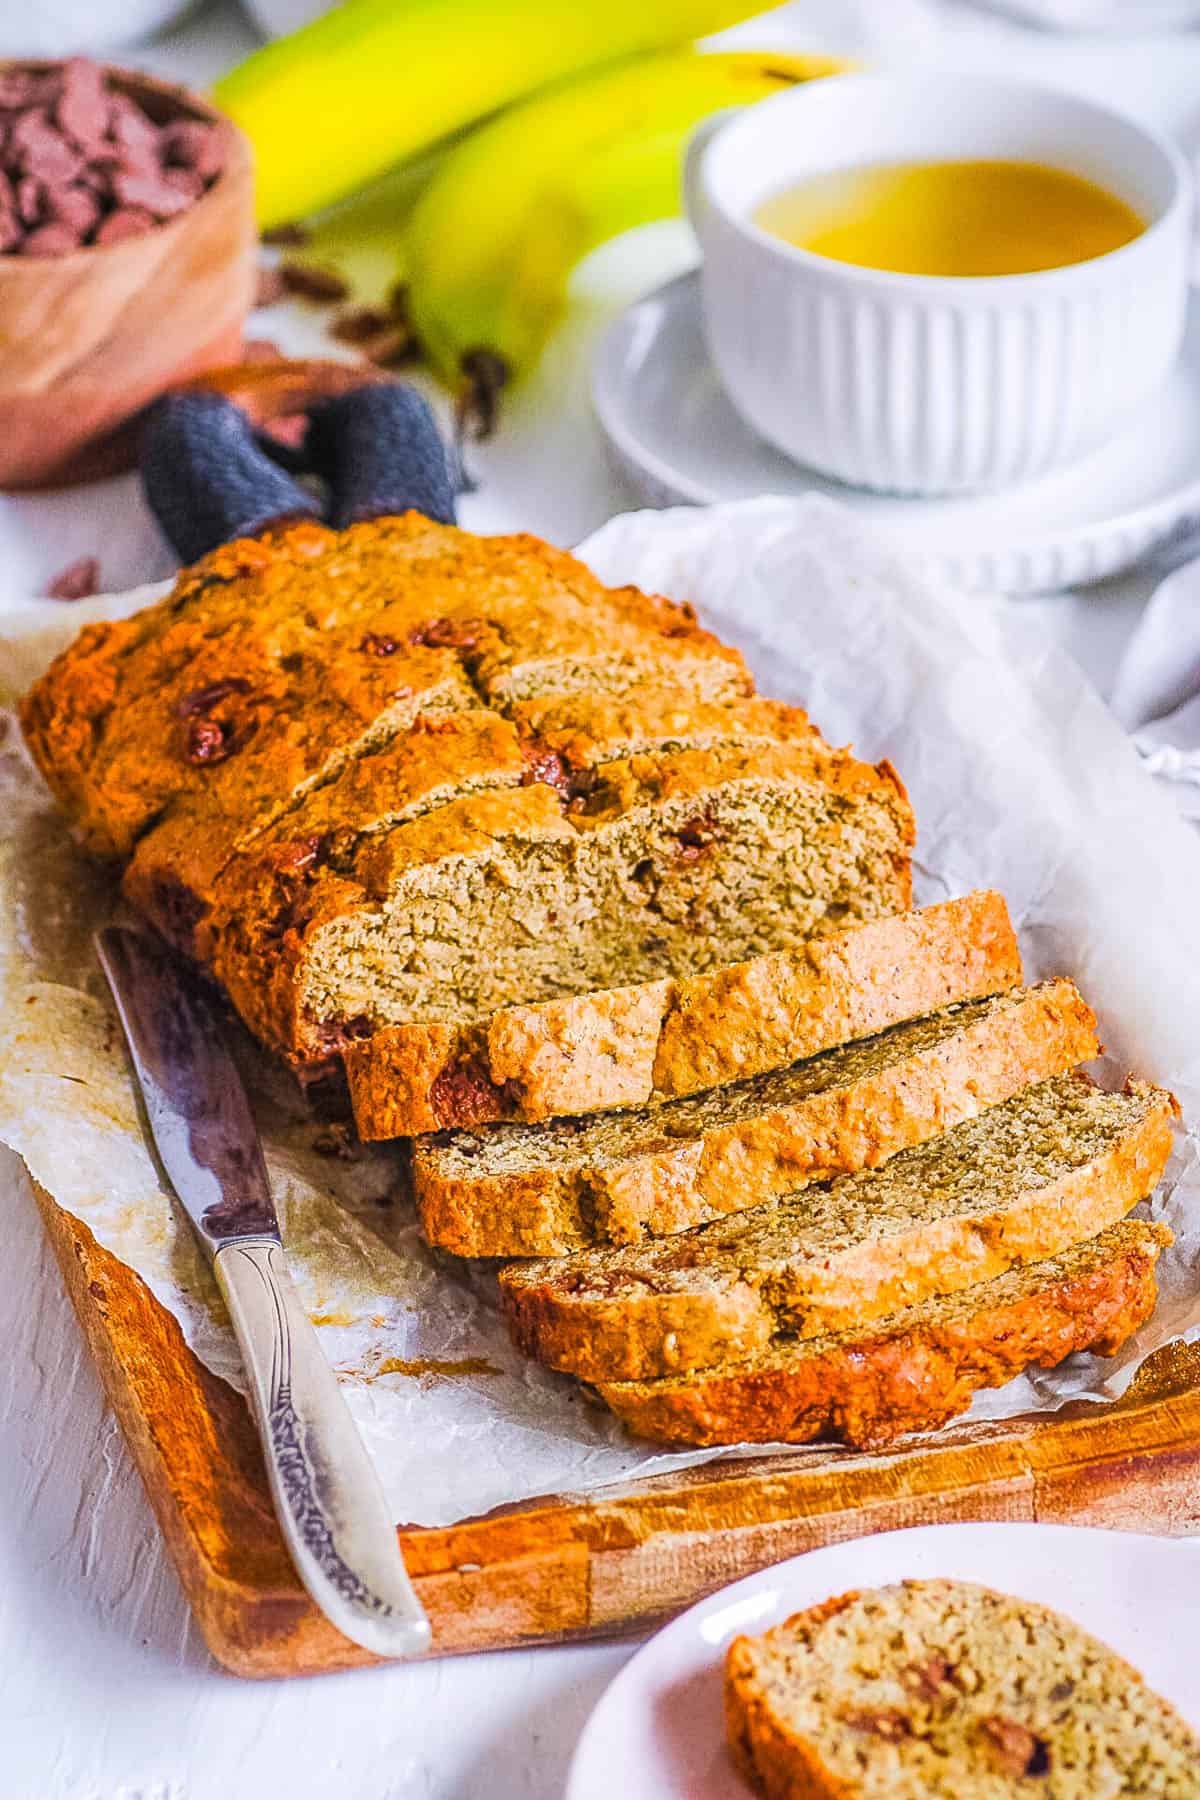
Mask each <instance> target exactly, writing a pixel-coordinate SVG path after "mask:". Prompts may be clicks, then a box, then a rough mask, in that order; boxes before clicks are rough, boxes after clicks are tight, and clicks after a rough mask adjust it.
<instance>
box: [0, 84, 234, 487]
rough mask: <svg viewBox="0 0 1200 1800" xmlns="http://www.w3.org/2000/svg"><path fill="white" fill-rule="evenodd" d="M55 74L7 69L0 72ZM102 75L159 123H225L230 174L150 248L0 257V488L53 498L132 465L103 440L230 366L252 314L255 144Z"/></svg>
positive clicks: (189, 104) (211, 116)
mask: <svg viewBox="0 0 1200 1800" xmlns="http://www.w3.org/2000/svg"><path fill="white" fill-rule="evenodd" d="M52 66H53V65H51V64H49V63H45V62H22V63H19V64H14V63H11V62H10V63H4V62H0V71H3V70H4V69H6V68H9V69H11V68H14V67H20V68H34V69H46V68H49V67H52ZM106 73H107V75H108V77H109V80H110V81H111V82H112V85H113V86H114V87H115V88H117V89H119V90H120V91H121V92H122V93H125V94H128V95H130V96H131V97H132V98H133V99H135V100H136V101H137V102H138V103H139V105H141V106H143V107H144V108H145V110H146V112H147V113H149V115H150V116H151V117H152V118H153V119H154V120H155V121H156V123H158V124H164V123H166V122H167V121H169V120H171V119H178V118H184V119H200V120H203V121H204V122H205V123H206V124H213V123H219V124H220V125H221V127H222V130H223V132H224V133H225V134H226V141H227V149H226V159H225V166H224V168H223V169H222V171H221V173H220V174H219V175H218V176H217V179H216V180H215V181H214V182H213V184H212V186H211V187H210V188H209V189H208V191H207V193H205V194H204V195H202V196H201V198H200V199H199V200H197V201H196V203H195V205H194V206H191V207H189V208H188V210H187V211H186V212H183V213H180V214H178V215H177V216H176V217H175V218H174V219H168V220H167V221H166V222H165V223H164V224H162V225H158V226H156V227H155V228H154V230H153V231H149V232H147V233H146V234H145V236H143V237H138V238H129V239H127V240H126V241H125V242H124V243H121V244H109V245H100V246H96V247H92V248H85V249H82V250H76V251H73V252H72V253H71V254H70V255H69V256H59V257H22V256H0V487H4V488H20V487H43V486H51V485H55V484H59V483H62V482H64V481H69V480H78V479H81V478H85V477H86V476H88V475H91V474H97V473H108V472H111V470H112V469H113V468H114V467H115V466H119V465H120V463H121V462H122V461H125V462H127V461H128V448H127V447H125V448H123V449H118V450H111V451H110V450H108V449H106V443H105V440H107V439H109V438H110V437H111V435H112V434H113V433H114V432H116V431H117V430H118V428H119V427H120V426H121V425H122V424H123V423H124V422H125V421H126V420H128V419H129V418H130V417H131V416H132V415H133V414H134V413H136V412H138V411H139V410H140V409H141V408H142V407H144V406H145V405H146V404H147V403H148V402H149V401H151V400H153V399H154V398H155V397H156V396H157V395H158V394H160V393H162V391H163V390H164V388H167V387H170V386H171V385H172V384H173V383H175V382H178V381H182V380H186V379H187V378H188V377H189V376H192V375H195V374H197V373H198V372H199V371H201V370H203V369H208V368H212V367H215V366H217V365H220V364H228V363H231V362H235V361H236V360H237V358H238V355H239V354H240V350H241V343H242V329H243V326H244V324H245V319H246V314H247V313H248V312H249V310H250V307H251V305H252V304H253V299H254V285H255V253H256V244H257V233H256V229H255V221H254V165H253V157H252V154H251V150H250V145H249V143H248V142H247V140H246V139H245V137H243V135H242V133H241V132H240V131H238V130H237V129H236V127H235V126H234V125H233V124H232V122H231V121H230V120H228V119H226V118H225V117H224V116H223V114H221V113H218V112H217V111H216V110H215V109H214V108H213V107H211V106H209V105H207V103H206V102H205V101H203V100H201V99H200V98H199V97H198V96H197V95H195V94H192V93H190V92H189V91H188V90H187V89H185V88H180V87H173V86H171V85H169V84H168V83H166V82H160V81H154V80H152V79H151V77H150V76H148V75H141V74H138V73H136V72H134V71H132V70H125V69H115V68H109V69H107V70H106ZM121 441H122V444H123V445H124V444H125V443H126V440H121Z"/></svg>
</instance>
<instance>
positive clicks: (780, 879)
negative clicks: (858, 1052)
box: [196, 742, 912, 1065]
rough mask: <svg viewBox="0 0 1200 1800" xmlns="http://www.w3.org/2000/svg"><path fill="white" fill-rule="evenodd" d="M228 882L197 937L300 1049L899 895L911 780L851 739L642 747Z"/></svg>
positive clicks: (447, 1019) (704, 958)
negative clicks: (874, 762)
mask: <svg viewBox="0 0 1200 1800" xmlns="http://www.w3.org/2000/svg"><path fill="white" fill-rule="evenodd" d="M353 827H354V821H353V820H349V821H348V822H347V835H348V837H349V839H350V841H349V842H348V844H347V845H346V847H345V848H344V849H343V847H342V845H341V844H340V843H339V842H338V840H337V838H336V836H335V838H334V840H333V841H332V843H331V842H329V841H328V840H326V839H325V838H324V837H320V836H316V837H314V836H313V835H311V834H308V833H305V834H304V835H303V836H302V837H299V838H296V837H289V840H288V841H287V842H285V843H280V842H277V841H274V840H273V841H272V842H271V843H270V844H269V845H268V847H267V848H266V849H265V850H264V851H263V852H262V853H261V854H258V853H254V852H252V853H248V854H246V855H245V856H241V857H239V858H237V859H236V861H235V862H234V863H232V864H231V865H230V866H229V868H228V869H227V870H226V871H225V873H224V874H223V875H222V876H221V879H220V882H219V888H218V897H217V899H216V901H215V903H214V905H213V908H212V911H211V913H210V914H209V916H208V917H207V918H206V919H205V920H204V921H203V922H202V924H201V925H200V927H199V928H198V930H197V933H196V943H197V948H198V951H199V953H200V956H201V958H202V960H203V961H204V962H206V963H207V964H208V966H209V967H210V968H211V969H212V970H213V972H214V973H215V974H216V976H217V978H218V979H219V980H220V982H221V983H222V985H223V986H224V988H225V990H226V991H227V993H228V994H229V995H230V997H231V998H232V999H233V1002H234V1004H235V1005H236V1007H237V1008H238V1011H239V1012H240V1013H241V1015H242V1017H243V1018H244V1019H245V1020H246V1021H247V1023H248V1024H249V1025H250V1026H251V1028H252V1029H253V1030H254V1031H255V1032H256V1033H257V1034H258V1035H259V1036H260V1037H261V1038H262V1039H263V1040H264V1041H265V1042H267V1043H269V1044H271V1045H272V1046H273V1047H275V1048H277V1049H279V1050H280V1051H281V1052H282V1053H283V1054H284V1055H286V1056H288V1057H289V1058H290V1059H292V1060H293V1061H294V1062H296V1063H298V1064H301V1065H304V1064H313V1063H320V1062H321V1061H322V1060H323V1059H325V1058H328V1056H329V1055H330V1053H331V1051H332V1050H336V1049H338V1048H340V1047H341V1045H342V1044H343V1043H344V1042H345V1041H346V1039H347V1038H357V1037H359V1036H362V1035H364V1034H366V1033H369V1032H372V1031H375V1030H377V1029H379V1028H380V1027H381V1026H385V1025H388V1024H391V1023H407V1022H410V1021H419V1022H421V1023H427V1024H436V1025H446V1026H451V1027H453V1026H460V1025H465V1024H469V1023H472V1022H473V1021H475V1020H477V1019H479V1018H480V1017H481V1016H484V1015H486V1014H489V1013H491V1012H493V1011H495V1010H496V1009H497V1008H498V1007H502V1006H504V1005H507V1004H508V1003H510V1002H512V1001H532V1002H540V1001H543V1000H546V999H550V998H552V997H554V996H557V995H560V994H563V993H576V992H581V991H588V990H591V989H594V988H608V987H611V986H612V985H613V984H614V983H615V982H617V981H620V980H623V979H628V980H633V981H638V982H646V981H653V980H656V979H659V978H663V977H667V978H671V977H679V976H681V975H683V974H685V973H688V972H690V971H692V970H694V969H703V968H705V967H708V966H712V965H714V964H718V963H724V962H730V961H733V960H734V959H736V958H739V957H746V956H753V955H758V954H761V953H763V952H765V951H769V950H775V949H793V948H796V947H798V946H799V945H800V944H801V943H802V942H803V941H804V940H805V939H806V938H807V937H809V936H811V935H813V934H815V933H819V932H821V931H823V930H828V929H830V927H831V925H833V924H840V923H841V922H842V921H843V920H845V919H855V918H871V917H875V916H877V915H879V914H881V913H891V912H894V911H897V910H898V909H901V908H903V907H904V906H905V905H907V904H908V900H909V895H910V887H909V867H908V863H909V845H910V843H911V836H912V818H911V812H910V809H909V807H908V803H907V800H906V798H905V796H904V793H903V789H902V788H901V787H900V785H899V783H898V782H897V781H896V780H895V778H894V776H892V775H891V773H890V772H889V771H887V770H886V769H884V770H883V771H876V770H875V769H872V768H869V767H868V766H867V765H865V764H863V763H859V762H856V761H855V760H854V759H853V758H852V757H849V756H847V755H845V754H844V753H839V752H832V751H828V750H826V749H825V748H824V747H823V746H822V747H814V746H812V745H810V744H808V743H804V744H798V745H797V744H791V743H770V742H764V743H756V744H753V745H747V746H743V745H735V746H732V747H724V748H719V749H702V750H681V751H677V752H674V753H666V754H657V753H656V754H652V755H648V756H637V755H635V756H630V757H626V758H621V759H619V760H617V761H614V762H609V763H604V764H602V765H601V766H600V767H599V768H597V769H596V770H595V771H594V779H593V780H592V781H591V783H590V784H589V785H588V787H587V790H586V792H584V793H582V794H579V795H578V796H573V797H569V796H567V795H564V794H563V793H562V792H561V791H559V789H557V788H556V787H554V786H552V785H550V784H549V783H548V782H546V781H542V780H534V781H533V782H531V783H530V784H529V785H520V786H511V787H503V788H499V787H497V788H491V789H485V790H484V791H480V792H475V793H471V794H468V795H466V796H465V797H462V798H457V799H453V800H450V801H448V802H447V803H446V804H444V805H441V806H438V807H436V808H435V809H433V810H432V811H427V812H423V813H421V814H420V815H419V816H416V817H411V818H407V819H404V820H403V821H402V822H400V823H398V824H395V825H392V826H389V827H387V828H386V829H383V830H380V831H368V832H367V833H366V834H356V833H355V832H354V830H353Z"/></svg>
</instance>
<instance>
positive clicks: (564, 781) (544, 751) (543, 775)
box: [521, 739, 572, 800]
mask: <svg viewBox="0 0 1200 1800" xmlns="http://www.w3.org/2000/svg"><path fill="white" fill-rule="evenodd" d="M521 761H522V762H523V763H524V765H525V767H524V769H523V770H522V771H521V785H522V787H532V786H534V785H535V783H539V782H540V783H541V784H542V785H544V786H545V787H551V788H554V789H555V791H556V792H557V793H559V794H561V795H562V797H563V799H564V800H569V799H570V798H571V794H572V787H571V775H570V771H569V770H568V768H567V765H566V763H565V762H564V761H563V759H562V757H561V756H560V755H559V754H558V751H557V750H551V749H550V747H549V746H548V745H546V744H539V743H538V742H537V741H536V739H535V740H532V741H530V742H528V743H524V744H522V745H521Z"/></svg>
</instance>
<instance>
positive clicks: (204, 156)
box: [159, 119, 225, 182]
mask: <svg viewBox="0 0 1200 1800" xmlns="http://www.w3.org/2000/svg"><path fill="white" fill-rule="evenodd" d="M159 146H160V149H161V151H162V156H163V161H164V162H165V163H167V164H168V165H169V166H172V167H177V168H181V169H190V170H191V171H192V172H193V174H195V175H198V176H199V177H200V179H201V181H202V182H209V181H215V180H216V178H217V176H218V175H219V174H220V173H221V170H222V168H223V167H224V163H225V145H224V141H223V133H222V132H221V131H220V129H219V128H218V127H217V126H216V125H206V124H205V123H204V121H203V120H202V119H176V120H175V121H174V122H173V123H172V124H170V125H165V126H164V127H163V129H162V132H161V135H160V138H159Z"/></svg>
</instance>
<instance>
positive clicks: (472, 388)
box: [455, 345, 512, 443]
mask: <svg viewBox="0 0 1200 1800" xmlns="http://www.w3.org/2000/svg"><path fill="white" fill-rule="evenodd" d="M458 368H459V374H460V376H461V385H460V387H459V391H458V401H457V405H456V408H455V414H456V422H457V426H458V435H459V437H460V438H467V437H469V438H472V439H474V440H475V442H476V443H479V442H481V441H482V440H483V439H485V438H490V437H491V435H492V433H493V432H494V431H495V429H496V424H497V421H498V419H499V417H500V396H501V394H502V393H503V392H504V390H505V388H506V387H507V386H508V384H509V381H510V380H511V378H512V365H511V364H510V363H509V361H508V359H507V357H504V356H502V355H501V354H500V352H499V351H498V350H489V349H488V348H486V346H483V345H481V346H480V347H479V348H478V349H475V350H464V351H463V354H462V355H461V356H460V358H459V361H458Z"/></svg>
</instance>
